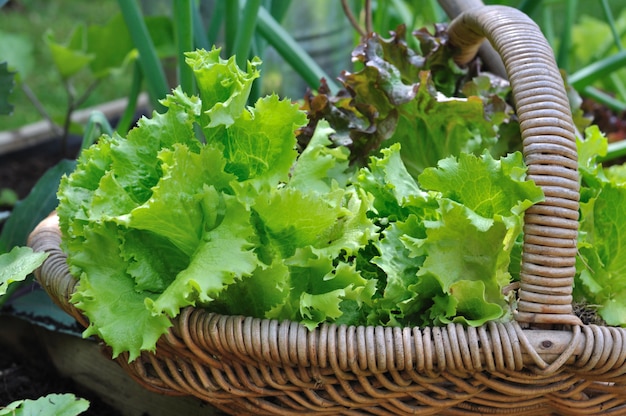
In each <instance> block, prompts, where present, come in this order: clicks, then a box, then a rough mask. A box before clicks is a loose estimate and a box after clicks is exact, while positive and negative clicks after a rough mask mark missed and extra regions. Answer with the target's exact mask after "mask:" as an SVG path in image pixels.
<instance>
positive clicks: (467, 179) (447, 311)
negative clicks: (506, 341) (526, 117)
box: [359, 146, 543, 325]
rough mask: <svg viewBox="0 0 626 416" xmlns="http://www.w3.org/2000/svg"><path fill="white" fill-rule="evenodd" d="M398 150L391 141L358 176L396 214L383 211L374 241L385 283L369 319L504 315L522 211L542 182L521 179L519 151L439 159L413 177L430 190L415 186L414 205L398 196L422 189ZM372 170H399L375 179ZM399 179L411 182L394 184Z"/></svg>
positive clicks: (470, 319) (536, 197)
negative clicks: (418, 199) (385, 221)
mask: <svg viewBox="0 0 626 416" xmlns="http://www.w3.org/2000/svg"><path fill="white" fill-rule="evenodd" d="M399 151H400V149H399V148H398V146H394V147H392V148H390V149H389V150H388V151H386V152H384V158H383V159H382V160H373V161H372V163H371V166H370V168H366V169H363V170H362V172H361V174H360V175H359V179H361V180H363V185H364V186H365V188H366V189H373V190H375V191H376V192H377V195H379V196H380V198H379V200H382V201H385V203H384V205H383V208H384V209H385V211H383V212H388V213H393V214H394V216H389V217H387V219H388V220H390V224H389V225H388V226H387V227H386V228H385V230H384V231H383V232H382V238H381V239H380V241H379V242H377V243H375V245H376V247H377V248H378V251H379V255H378V256H374V257H373V258H372V260H371V261H372V262H373V263H375V264H376V265H377V266H378V267H379V268H380V269H381V270H383V271H384V272H385V286H384V290H383V293H382V295H383V296H382V298H380V299H377V300H376V301H375V302H376V305H375V308H374V310H373V312H372V313H371V316H370V319H371V321H370V322H371V323H372V324H379V323H384V324H389V323H393V322H405V323H406V322H410V323H413V324H417V325H425V324H432V323H433V322H434V323H446V322H463V323H466V324H470V325H481V324H482V323H484V322H486V321H487V320H491V319H496V318H499V317H502V316H504V315H505V314H506V311H507V309H506V307H507V305H506V299H505V298H504V297H503V295H502V294H501V289H502V287H503V286H504V285H506V284H508V283H509V282H510V279H511V275H510V272H509V266H510V258H511V253H512V251H513V249H514V247H515V242H516V240H517V238H518V236H519V235H520V233H521V225H522V218H521V215H522V213H523V211H524V210H525V209H526V208H528V207H529V206H531V205H532V204H534V203H536V202H539V201H541V200H542V199H543V193H542V192H541V189H540V188H538V187H537V186H536V185H535V184H534V183H532V182H530V181H527V180H526V175H525V172H526V170H525V167H524V164H523V161H522V158H521V155H519V154H512V155H509V156H507V157H505V158H502V159H500V160H494V159H493V158H492V157H491V156H490V155H489V154H487V153H485V154H483V155H482V156H481V157H477V156H473V155H470V154H462V155H461V156H460V157H459V158H458V159H456V158H453V157H451V158H448V159H444V160H442V161H441V162H440V163H439V165H438V166H437V167H436V168H430V169H427V170H425V171H424V173H422V175H420V176H419V177H418V180H419V182H420V184H423V188H426V189H429V190H430V194H425V192H424V191H420V192H421V195H422V200H421V203H420V204H415V199H411V198H407V197H405V196H398V195H402V194H403V193H406V194H407V195H415V194H416V193H415V189H418V190H419V189H420V188H419V187H418V185H417V184H415V183H414V182H413V183H412V182H411V181H410V180H409V178H411V176H410V175H408V173H407V171H406V170H403V165H402V161H401V159H400V158H399ZM392 165H395V166H394V167H392ZM383 167H384V168H383ZM369 169H372V171H373V172H377V171H378V170H384V172H386V173H389V174H391V173H392V172H396V173H395V174H393V176H390V177H389V178H384V176H382V178H383V180H378V181H373V180H372V179H371V178H368V175H367V174H366V173H367V171H368V170H369ZM378 177H381V175H380V173H378ZM403 178H404V179H403ZM393 179H395V180H393ZM403 182H404V183H406V184H409V185H410V186H409V187H406V186H405V187H404V188H403V187H395V186H393V185H394V184H395V183H398V184H402V183H403ZM374 184H376V185H378V186H374ZM403 189H405V191H404V192H403ZM505 193H506V195H504V194H505ZM417 195H420V194H419V193H418V194H417ZM429 198H430V200H429ZM394 204H395V207H394ZM416 207H419V209H416ZM409 208H411V209H409ZM376 308H378V309H376Z"/></svg>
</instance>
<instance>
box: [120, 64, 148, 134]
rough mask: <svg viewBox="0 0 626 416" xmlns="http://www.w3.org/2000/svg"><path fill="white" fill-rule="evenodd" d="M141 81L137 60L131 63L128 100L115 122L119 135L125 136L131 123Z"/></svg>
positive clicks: (141, 73)
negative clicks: (131, 72) (131, 75)
mask: <svg viewBox="0 0 626 416" xmlns="http://www.w3.org/2000/svg"><path fill="white" fill-rule="evenodd" d="M142 81H143V72H142V71H141V67H140V65H139V62H137V61H135V64H134V65H133V79H132V81H131V84H130V91H129V92H128V102H127V104H126V108H125V109H124V113H122V116H121V117H120V120H119V121H118V122H117V126H116V128H115V131H116V132H117V134H119V135H121V136H125V135H126V133H128V130H130V123H132V121H133V118H134V116H135V110H136V109H137V99H138V98H139V94H140V93H141V82H142Z"/></svg>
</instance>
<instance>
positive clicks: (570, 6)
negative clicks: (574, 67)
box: [556, 0, 578, 72]
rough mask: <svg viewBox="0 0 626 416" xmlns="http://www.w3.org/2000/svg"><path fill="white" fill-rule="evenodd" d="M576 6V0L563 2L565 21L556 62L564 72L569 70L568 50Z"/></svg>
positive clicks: (570, 45) (570, 43) (570, 44)
mask: <svg viewBox="0 0 626 416" xmlns="http://www.w3.org/2000/svg"><path fill="white" fill-rule="evenodd" d="M577 8H578V0H568V1H567V2H566V3H565V21H564V22H563V30H562V32H561V44H560V45H559V52H558V55H557V58H556V62H557V63H558V65H559V68H561V69H563V70H564V71H565V72H567V71H568V70H569V52H570V49H571V47H572V28H573V27H574V21H575V20H576V9H577Z"/></svg>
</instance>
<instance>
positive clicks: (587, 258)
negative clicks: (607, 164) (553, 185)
mask: <svg viewBox="0 0 626 416" xmlns="http://www.w3.org/2000/svg"><path fill="white" fill-rule="evenodd" d="M581 213H582V218H581V231H582V234H581V238H582V241H580V242H579V252H580V256H581V260H582V261H580V262H579V273H580V274H579V279H578V284H579V288H578V290H581V291H582V292H583V293H584V295H585V298H586V300H587V302H588V303H590V304H592V305H598V306H597V307H598V312H599V314H600V316H602V318H604V320H605V321H606V322H607V324H609V325H626V282H625V281H624V280H625V276H626V249H625V247H626V245H624V243H623V242H624V241H626V223H625V222H624V221H623V218H626V217H625V216H626V186H624V185H623V184H622V185H615V184H613V183H610V182H605V183H603V184H602V187H601V188H600V192H599V193H598V195H597V196H596V197H593V198H591V199H590V200H589V201H588V202H584V203H581Z"/></svg>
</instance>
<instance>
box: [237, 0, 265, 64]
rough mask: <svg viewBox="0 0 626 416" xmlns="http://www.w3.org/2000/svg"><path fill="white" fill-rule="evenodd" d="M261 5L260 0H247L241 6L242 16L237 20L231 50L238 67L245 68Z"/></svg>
mask: <svg viewBox="0 0 626 416" xmlns="http://www.w3.org/2000/svg"><path fill="white" fill-rule="evenodd" d="M260 7H261V0H247V1H246V5H245V6H244V8H243V16H241V21H240V22H239V30H238V31H237V35H236V37H235V43H234V45H233V52H234V55H235V59H236V60H237V65H238V66H239V68H242V69H245V68H246V62H247V61H248V56H249V54H250V45H252V38H253V37H254V31H255V28H256V21H257V14H258V12H259V8H260Z"/></svg>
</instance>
